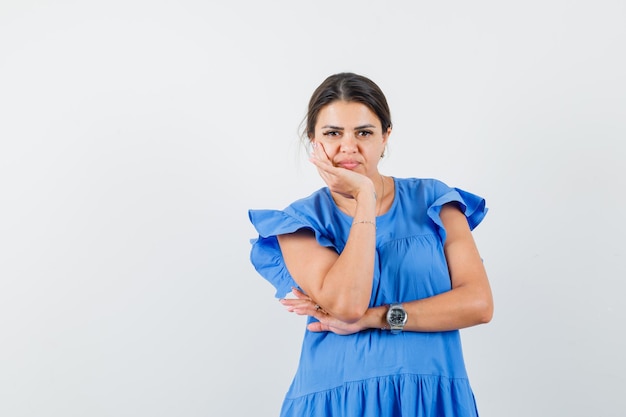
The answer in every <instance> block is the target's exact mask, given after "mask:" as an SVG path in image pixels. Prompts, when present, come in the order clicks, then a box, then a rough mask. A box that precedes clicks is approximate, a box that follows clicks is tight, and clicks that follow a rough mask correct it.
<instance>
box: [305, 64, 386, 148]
mask: <svg viewBox="0 0 626 417" xmlns="http://www.w3.org/2000/svg"><path fill="white" fill-rule="evenodd" d="M337 100H342V101H348V102H351V101H353V102H357V103H361V104H364V105H366V106H367V107H369V109H370V110H372V112H374V114H376V116H378V119H379V120H380V123H381V125H382V128H383V133H385V132H387V129H388V128H390V127H391V112H390V111H389V105H388V104H387V99H386V98H385V95H384V94H383V92H382V90H381V89H380V87H378V85H376V83H374V82H373V81H372V80H370V79H369V78H367V77H364V76H362V75H358V74H354V73H351V72H342V73H339V74H334V75H331V76H330V77H328V78H326V79H325V80H324V82H322V84H320V85H319V87H317V88H316V89H315V91H314V92H313V95H312V96H311V99H310V100H309V109H308V112H307V115H306V119H305V129H304V131H303V132H302V133H303V135H302V137H303V139H305V138H306V139H309V140H310V139H311V138H312V137H313V135H314V134H315V124H316V123H317V116H318V115H319V112H320V110H322V108H323V107H324V106H327V105H328V104H330V103H332V102H334V101H337Z"/></svg>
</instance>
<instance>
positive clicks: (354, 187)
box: [309, 141, 374, 198]
mask: <svg viewBox="0 0 626 417" xmlns="http://www.w3.org/2000/svg"><path fill="white" fill-rule="evenodd" d="M309 161H311V163H312V164H313V165H315V166H316V167H317V172H318V173H319V174H320V177H322V180H324V182H325V183H326V185H328V188H329V189H330V190H331V191H333V192H335V193H338V194H341V195H342V196H344V197H347V198H356V196H357V195H358V193H359V191H361V190H364V189H371V190H373V189H374V184H373V183H372V181H371V180H370V179H369V178H367V177H366V176H365V175H362V174H359V173H356V172H354V171H351V170H349V169H345V168H341V167H336V166H334V165H333V163H332V160H331V158H330V157H329V156H328V154H327V153H326V149H325V148H324V145H323V144H322V143H321V142H316V141H314V142H313V155H312V156H311V158H309Z"/></svg>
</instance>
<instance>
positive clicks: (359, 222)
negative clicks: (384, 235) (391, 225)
mask: <svg viewBox="0 0 626 417" xmlns="http://www.w3.org/2000/svg"><path fill="white" fill-rule="evenodd" d="M361 223H368V224H373V225H374V227H376V222H373V221H371V220H359V221H357V222H352V226H354V225H355V224H361Z"/></svg>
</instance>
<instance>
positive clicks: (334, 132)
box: [323, 130, 339, 137]
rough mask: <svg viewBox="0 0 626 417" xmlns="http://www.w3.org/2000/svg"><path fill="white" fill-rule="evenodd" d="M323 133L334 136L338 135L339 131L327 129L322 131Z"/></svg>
mask: <svg viewBox="0 0 626 417" xmlns="http://www.w3.org/2000/svg"><path fill="white" fill-rule="evenodd" d="M323 135H324V136H330V137H334V136H339V132H337V131H336V130H327V131H326V132H324V133H323Z"/></svg>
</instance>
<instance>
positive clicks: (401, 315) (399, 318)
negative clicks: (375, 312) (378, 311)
mask: <svg viewBox="0 0 626 417" xmlns="http://www.w3.org/2000/svg"><path fill="white" fill-rule="evenodd" d="M387 320H388V321H389V324H392V325H394V326H400V325H402V324H404V323H405V321H406V313H405V311H404V310H402V309H399V308H392V309H390V310H389V314H388V315H387Z"/></svg>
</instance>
